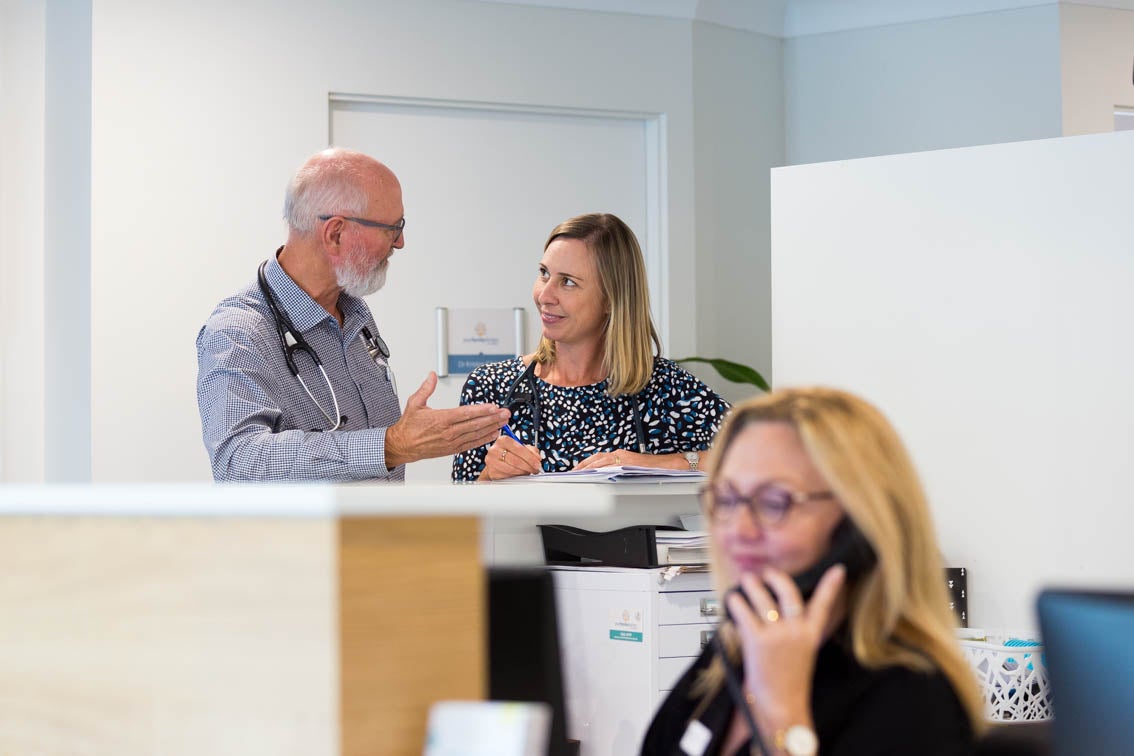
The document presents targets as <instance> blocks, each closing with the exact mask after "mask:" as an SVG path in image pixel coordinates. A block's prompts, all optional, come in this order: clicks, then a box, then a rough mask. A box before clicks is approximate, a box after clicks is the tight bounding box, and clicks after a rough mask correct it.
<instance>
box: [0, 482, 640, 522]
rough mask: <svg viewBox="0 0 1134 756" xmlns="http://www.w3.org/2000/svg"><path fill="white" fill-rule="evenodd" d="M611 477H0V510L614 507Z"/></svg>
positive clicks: (567, 511)
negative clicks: (338, 480) (29, 480)
mask: <svg viewBox="0 0 1134 756" xmlns="http://www.w3.org/2000/svg"><path fill="white" fill-rule="evenodd" d="M620 493H623V491H622V487H621V486H620V485H613V484H601V483H597V484H579V483H571V484H548V483H541V484H523V483H510V484H507V485H492V484H489V485H484V484H476V485H472V484H466V485H453V484H449V483H418V484H414V483H410V484H406V485H400V484H383V483H363V484H348V485H333V484H327V483H292V484H270V485H269V484H259V483H239V484H236V483H233V484H212V483H181V484H49V485H0V517H5V516H29V515H31V516H109V517H139V516H143V517H336V516H361V515H376V516H404V515H486V516H501V517H508V516H545V515H547V516H558V515H586V516H590V515H604V514H607V513H610V512H612V511H614V504H615V498H616V495H618V494H620Z"/></svg>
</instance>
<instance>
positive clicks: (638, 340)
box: [535, 213, 662, 396]
mask: <svg viewBox="0 0 1134 756" xmlns="http://www.w3.org/2000/svg"><path fill="white" fill-rule="evenodd" d="M556 239H578V240H579V241H581V242H583V243H584V244H585V245H587V249H589V250H590V251H591V252H592V253H593V254H594V256H595V266H596V267H597V269H598V277H599V285H600V288H601V290H602V296H603V301H604V303H605V304H606V305H607V307H609V308H610V315H609V316H608V318H607V321H606V333H605V334H604V336H603V355H602V367H603V372H604V374H605V375H606V377H607V381H608V383H607V387H606V391H607V393H608V394H610V395H611V396H618V395H620V394H637V393H638V392H639V391H641V390H642V389H644V388H645V387H646V384H647V383H649V382H650V376H651V375H653V371H654V355H655V354H661V350H662V349H661V340H660V339H659V338H658V332H657V329H655V328H654V321H653V318H652V317H651V316H650V287H649V283H648V281H647V280H646V262H645V260H644V259H643V258H642V249H641V247H639V246H638V239H637V238H635V236H634V232H633V231H631V230H630V227H629V226H627V225H626V224H625V223H623V222H622V220H621V219H620V218H619V217H618V216H616V215H611V214H610V213H589V214H587V215H576V216H575V217H574V218H568V219H567V220H565V221H563V222H562V223H560V224H559V225H558V226H556V227H555V228H553V229H552V230H551V234H550V235H549V236H548V237H547V241H546V242H545V243H544V245H543V249H544V251H546V250H547V248H548V247H549V246H551V243H552V242H553V241H555V240H556ZM535 361H536V362H538V363H539V364H540V365H544V366H550V365H551V364H552V363H554V362H555V342H553V341H549V340H548V339H545V338H544V339H540V342H539V346H538V347H537V348H536V352H535Z"/></svg>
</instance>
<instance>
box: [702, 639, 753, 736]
mask: <svg viewBox="0 0 1134 756" xmlns="http://www.w3.org/2000/svg"><path fill="white" fill-rule="evenodd" d="M713 640H714V641H716V644H717V653H719V654H720V655H721V659H722V660H724V668H725V684H726V685H728V692H729V695H731V696H732V702H733V704H735V705H736V707H737V708H738V709H740V710H741V711H742V712H744V719H745V721H747V722H748V729H749V730H751V731H752V750H751V754H752V756H765V754H766V751H764V746H763V743H762V741H761V739H760V729H759V728H758V727H756V717H754V716H752V709H750V708H749V707H748V699H747V697H746V696H745V695H744V689H743V688H741V686H740V679H739V678H738V677H737V675H736V670H735V669H733V666H732V664H730V663H729V660H728V653H727V652H726V651H725V646H724V641H723V640H721V634H720V631H718V632H717V633H716V634H715V635H714V636H713Z"/></svg>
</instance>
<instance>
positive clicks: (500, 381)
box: [453, 357, 729, 481]
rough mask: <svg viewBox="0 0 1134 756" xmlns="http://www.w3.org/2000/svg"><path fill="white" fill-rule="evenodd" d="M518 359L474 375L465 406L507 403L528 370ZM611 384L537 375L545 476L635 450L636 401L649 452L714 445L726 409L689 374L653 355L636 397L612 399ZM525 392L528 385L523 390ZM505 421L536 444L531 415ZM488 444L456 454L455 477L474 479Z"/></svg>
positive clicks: (525, 412) (527, 411) (525, 410)
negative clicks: (569, 382) (602, 455)
mask: <svg viewBox="0 0 1134 756" xmlns="http://www.w3.org/2000/svg"><path fill="white" fill-rule="evenodd" d="M524 367H525V366H524V363H523V360H521V359H520V358H519V357H515V358H513V359H510V360H504V361H503V362H493V363H490V364H488V365H481V366H480V367H478V368H476V369H475V370H473V371H472V372H471V373H469V377H468V380H466V381H465V386H464V388H463V389H462V390H461V404H462V405H464V404H481V403H491V404H497V405H503V404H504V400H505V398H506V397H507V394H508V389H509V388H510V387H511V386H512V383H513V382H514V381H515V380H516V378H518V377H519V376H520V375H521V374H522V373H523V372H524ZM606 385H607V382H606V381H602V382H600V383H594V384H591V385H589V386H555V385H553V384H550V383H547V382H545V381H542V380H540V379H539V378H538V377H535V387H536V394H537V397H538V399H537V400H538V401H539V407H540V416H539V421H540V428H539V453H540V457H541V458H542V459H543V469H544V472H562V471H565V470H570V469H572V468H574V466H575V465H576V464H577V463H579V462H581V461H582V460H584V459H586V458H587V457H589V456H591V455H592V454H597V453H599V452H609V451H615V450H617V449H628V450H631V451H637V450H638V441H637V434H636V432H635V430H634V413H633V411H632V410H631V409H630V403H631V402H635V401H636V402H637V403H638V410H639V411H640V412H641V413H642V425H643V426H644V431H645V434H646V451H647V452H648V453H649V454H674V453H677V452H687V451H704V450H705V449H708V448H709V445H710V444H712V442H713V438H714V437H715V436H716V434H717V431H718V430H720V427H721V423H722V422H723V421H724V417H725V415H726V414H727V413H728V410H729V404H728V402H726V401H725V400H724V399H722V398H721V397H720V396H718V395H717V393H716V392H714V391H713V390H712V389H710V388H709V387H708V386H706V385H705V384H704V383H702V382H701V381H699V380H697V378H696V377H695V376H693V374H692V373H690V372H689V371H687V370H684V369H682V368H680V367H678V366H677V365H676V364H675V363H673V362H671V361H670V360H667V359H664V358H662V357H655V358H654V371H653V374H652V375H651V376H650V382H649V383H648V384H646V387H645V388H644V389H643V390H642V391H641V392H639V393H638V395H637V396H629V395H626V394H624V395H622V396H617V397H612V396H609V395H608V394H607V393H606ZM526 389H527V381H526V380H525V381H524V385H522V386H520V391H521V392H523V391H525V390H526ZM508 424H509V425H510V426H511V428H512V430H513V431H515V433H516V435H517V436H519V437H520V440H521V441H523V442H524V443H526V444H530V443H531V442H532V437H533V434H532V410H531V407H530V406H529V405H527V404H522V405H521V404H517V405H515V406H514V409H513V411H512V418H511V420H509V422H508ZM487 452H488V446H487V445H486V446H481V447H478V448H476V449H470V450H468V451H467V452H463V453H461V454H458V455H456V456H455V457H453V480H454V481H468V480H476V479H477V477H479V476H480V473H481V471H482V470H483V469H484V457H485V454H486V453H487Z"/></svg>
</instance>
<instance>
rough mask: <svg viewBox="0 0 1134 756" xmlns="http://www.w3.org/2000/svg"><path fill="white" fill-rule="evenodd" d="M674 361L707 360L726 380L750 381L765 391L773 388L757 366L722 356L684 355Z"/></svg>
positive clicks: (734, 381) (735, 381)
mask: <svg viewBox="0 0 1134 756" xmlns="http://www.w3.org/2000/svg"><path fill="white" fill-rule="evenodd" d="M674 362H678V363H680V362H706V363H708V364H710V365H712V366H713V367H714V368H716V371H717V372H718V373H720V374H721V377H722V378H724V379H725V380H726V381H732V382H733V383H748V384H751V385H753V386H756V387H757V388H760V389H763V390H764V391H771V390H772V387H771V386H769V385H768V382H767V381H766V380H764V376H762V375H760V373H759V372H757V371H756V369H755V368H750V367H748V366H747V365H741V364H740V363H739V362H732V361H731V360H722V359H721V358H720V357H682V358H681V359H680V360H674Z"/></svg>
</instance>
